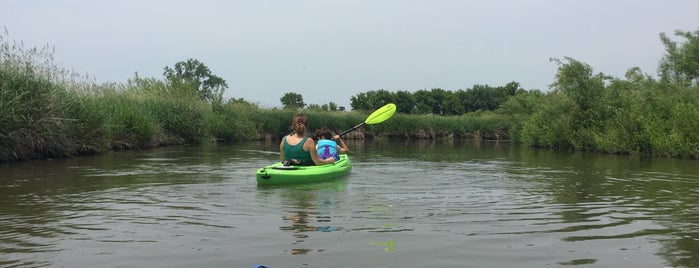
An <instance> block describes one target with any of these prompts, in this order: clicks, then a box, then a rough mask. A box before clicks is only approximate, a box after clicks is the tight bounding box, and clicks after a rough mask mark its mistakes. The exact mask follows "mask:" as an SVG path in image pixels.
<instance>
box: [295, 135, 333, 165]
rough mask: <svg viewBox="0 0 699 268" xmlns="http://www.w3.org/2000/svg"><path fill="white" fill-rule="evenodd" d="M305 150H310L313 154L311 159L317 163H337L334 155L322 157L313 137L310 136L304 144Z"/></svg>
mask: <svg viewBox="0 0 699 268" xmlns="http://www.w3.org/2000/svg"><path fill="white" fill-rule="evenodd" d="M303 150H304V151H308V152H309V153H310V154H311V160H313V163H315V164H316V165H318V166H320V165H325V164H332V163H335V158H334V157H329V158H326V159H320V156H319V155H318V151H317V150H316V142H315V141H314V140H313V139H311V138H308V140H306V143H304V144H303Z"/></svg>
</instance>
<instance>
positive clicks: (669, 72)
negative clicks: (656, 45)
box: [659, 30, 699, 85]
mask: <svg viewBox="0 0 699 268" xmlns="http://www.w3.org/2000/svg"><path fill="white" fill-rule="evenodd" d="M675 35H676V36H679V37H684V38H685V39H686V40H685V42H683V43H681V44H678V43H677V42H675V41H672V40H670V38H669V37H667V35H665V33H661V34H660V39H661V41H662V42H663V44H665V50H666V52H667V53H666V54H665V56H663V58H662V59H661V60H660V66H659V75H660V79H661V81H663V82H669V83H673V84H680V85H691V84H692V83H694V84H695V85H696V84H699V30H696V31H694V32H684V31H680V30H677V31H675Z"/></svg>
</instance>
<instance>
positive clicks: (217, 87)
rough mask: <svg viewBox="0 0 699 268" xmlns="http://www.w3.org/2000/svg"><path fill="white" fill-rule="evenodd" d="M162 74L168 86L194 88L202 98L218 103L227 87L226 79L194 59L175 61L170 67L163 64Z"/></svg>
mask: <svg viewBox="0 0 699 268" xmlns="http://www.w3.org/2000/svg"><path fill="white" fill-rule="evenodd" d="M163 75H164V76H165V79H166V80H167V82H168V84H169V86H171V87H174V88H180V87H181V88H186V89H189V90H194V91H196V92H198V93H199V96H200V97H201V98H202V99H203V100H205V101H209V102H213V103H220V102H221V100H222V97H223V92H224V91H225V90H226V89H227V88H228V83H227V82H226V80H224V79H223V78H221V77H218V76H216V75H214V74H212V73H211V70H210V69H209V67H207V66H206V65H204V63H202V62H200V61H198V60H196V59H187V60H186V61H180V62H177V63H175V65H174V67H172V68H170V67H169V66H165V71H164V72H163Z"/></svg>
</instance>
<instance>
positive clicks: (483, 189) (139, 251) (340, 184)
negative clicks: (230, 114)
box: [0, 141, 699, 268]
mask: <svg viewBox="0 0 699 268" xmlns="http://www.w3.org/2000/svg"><path fill="white" fill-rule="evenodd" d="M349 146H350V147H352V149H353V152H352V154H351V159H352V162H353V169H352V173H351V174H350V175H349V176H348V177H347V178H344V179H340V180H336V181H332V182H327V183H316V184H301V185H291V186H283V187H258V186H257V185H256V183H255V177H254V172H255V170H256V169H257V168H259V167H261V166H263V165H267V164H269V163H271V162H273V161H277V160H278V157H279V155H278V154H277V153H276V150H277V149H278V144H276V143H274V142H271V143H257V142H253V143H239V144H231V145H218V146H194V147H188V146H184V147H165V148H157V149H153V150H146V151H128V152H111V153H107V154H104V155H98V156H90V157H80V158H73V159H58V160H48V161H28V162H21V163H9V164H2V165H0V222H2V225H3V228H0V266H3V267H251V266H252V265H254V264H265V265H268V266H271V267H273V268H276V267H570V266H580V267H699V254H697V253H698V252H699V241H698V240H697V239H699V228H698V226H697V224H699V209H698V208H697V207H696V204H697V203H698V201H699V175H697V174H699V168H698V167H697V166H698V165H697V162H696V161H692V160H672V159H650V160H649V159H639V158H634V157H627V156H610V155H599V154H591V153H567V152H552V151H538V150H532V149H528V148H521V147H518V146H511V145H508V144H507V143H490V142H485V143H477V142H476V143H474V142H473V141H462V142H459V141H456V142H430V141H409V142H381V141H374V142H366V143H365V142H358V141H350V142H349Z"/></svg>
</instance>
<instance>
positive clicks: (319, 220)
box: [259, 179, 347, 255]
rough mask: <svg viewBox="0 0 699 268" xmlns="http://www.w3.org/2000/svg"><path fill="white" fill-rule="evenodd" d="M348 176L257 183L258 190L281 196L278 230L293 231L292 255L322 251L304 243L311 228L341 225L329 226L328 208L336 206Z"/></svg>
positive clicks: (330, 228) (329, 228)
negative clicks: (308, 181)
mask: <svg viewBox="0 0 699 268" xmlns="http://www.w3.org/2000/svg"><path fill="white" fill-rule="evenodd" d="M346 188H347V180H346V179H340V180H336V181H331V182H324V183H314V184H300V185H282V186H265V187H259V190H260V191H265V192H274V193H272V194H279V195H280V196H282V202H284V204H285V205H284V207H285V208H286V209H285V212H286V214H284V215H282V220H283V224H284V225H282V226H280V227H279V230H282V231H285V232H290V233H292V234H293V238H294V240H293V242H292V243H291V244H292V248H291V249H290V250H289V251H288V252H289V253H291V254H292V255H305V254H308V253H310V252H312V251H314V250H315V251H316V252H323V251H324V249H311V248H307V247H304V246H303V245H304V241H306V240H308V239H309V238H310V236H311V233H312V232H335V231H340V230H343V229H344V228H343V227H338V226H332V218H333V216H332V213H331V211H334V210H337V209H339V204H340V203H341V201H340V200H337V199H336V198H337V197H338V196H340V195H339V193H342V192H345V191H346Z"/></svg>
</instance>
